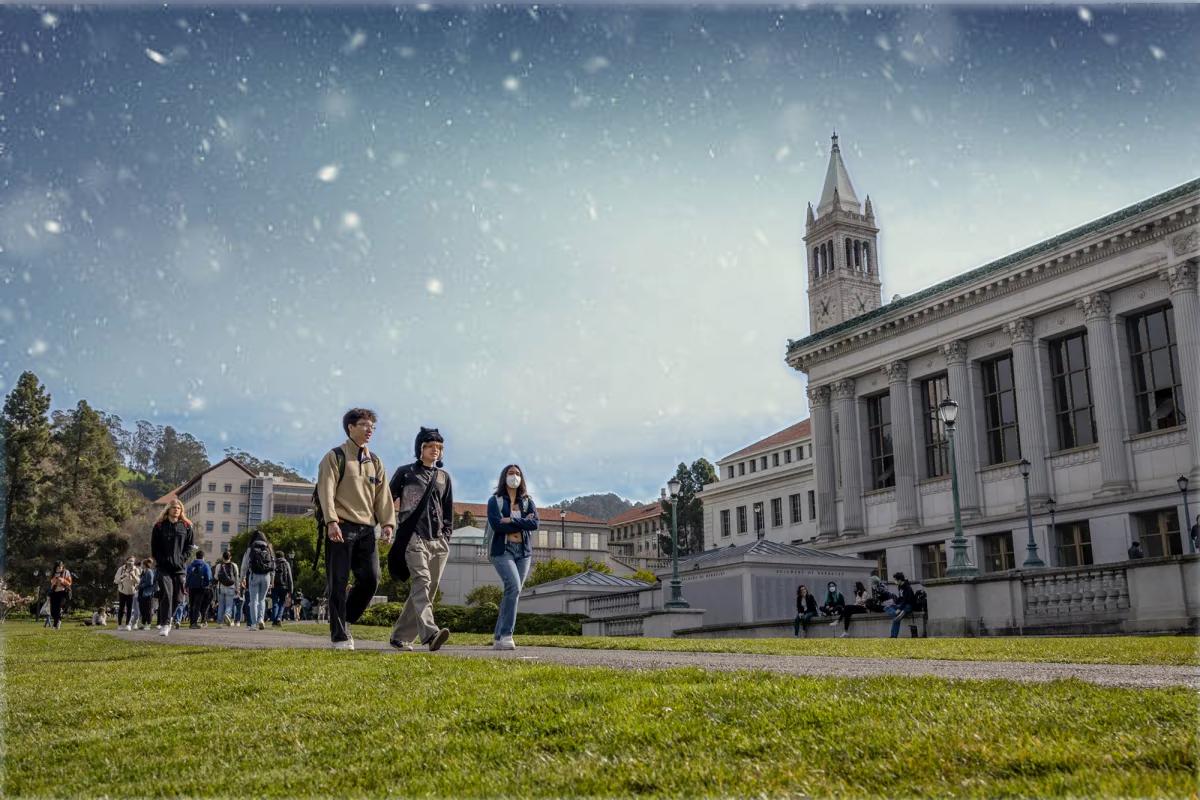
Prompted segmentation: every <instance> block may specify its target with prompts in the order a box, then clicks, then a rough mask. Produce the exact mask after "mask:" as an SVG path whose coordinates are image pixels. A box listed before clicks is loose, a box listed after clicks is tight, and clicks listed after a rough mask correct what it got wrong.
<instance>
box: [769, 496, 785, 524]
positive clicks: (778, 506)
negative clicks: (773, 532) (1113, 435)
mask: <svg viewBox="0 0 1200 800" xmlns="http://www.w3.org/2000/svg"><path fill="white" fill-rule="evenodd" d="M782 524H783V498H782V497H776V498H775V499H773V500H772V501H771V527H773V528H778V527H779V526H780V525H782Z"/></svg>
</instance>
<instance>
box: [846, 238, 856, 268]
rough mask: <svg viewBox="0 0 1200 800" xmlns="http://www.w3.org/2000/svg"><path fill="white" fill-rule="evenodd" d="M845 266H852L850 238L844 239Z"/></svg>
mask: <svg viewBox="0 0 1200 800" xmlns="http://www.w3.org/2000/svg"><path fill="white" fill-rule="evenodd" d="M846 266H847V267H852V266H854V257H853V256H852V255H851V253H850V240H849V239H847V240H846Z"/></svg>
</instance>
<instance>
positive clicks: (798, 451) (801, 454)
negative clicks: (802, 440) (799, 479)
mask: <svg viewBox="0 0 1200 800" xmlns="http://www.w3.org/2000/svg"><path fill="white" fill-rule="evenodd" d="M796 457H797V458H799V459H800V460H801V461H803V460H804V445H800V446H799V447H797V448H796Z"/></svg>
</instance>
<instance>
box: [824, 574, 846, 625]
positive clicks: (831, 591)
mask: <svg viewBox="0 0 1200 800" xmlns="http://www.w3.org/2000/svg"><path fill="white" fill-rule="evenodd" d="M845 607H846V598H844V597H842V593H841V592H839V591H838V587H837V584H836V583H834V582H833V581H830V582H829V584H828V585H827V586H826V587H825V602H824V603H823V604H822V605H821V613H822V614H824V615H825V616H827V617H834V620H833V622H831V623H829V624H830V625H837V624H838V620H840V619H841V616H842V609H843V608H845Z"/></svg>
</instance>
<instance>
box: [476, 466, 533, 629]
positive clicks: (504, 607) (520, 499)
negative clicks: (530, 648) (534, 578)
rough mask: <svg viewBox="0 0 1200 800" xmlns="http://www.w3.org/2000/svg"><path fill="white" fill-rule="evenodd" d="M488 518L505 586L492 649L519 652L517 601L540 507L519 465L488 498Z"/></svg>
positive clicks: (491, 553)
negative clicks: (516, 628) (516, 637)
mask: <svg viewBox="0 0 1200 800" xmlns="http://www.w3.org/2000/svg"><path fill="white" fill-rule="evenodd" d="M487 517H488V521H487V535H488V537H490V538H489V539H488V540H487V544H488V556H489V557H490V558H491V561H492V566H493V567H495V568H496V572H497V573H499V575H500V581H501V582H502V583H503V584H504V596H503V598H502V599H501V600H500V615H499V616H498V617H497V618H496V630H495V631H494V632H493V636H492V640H493V644H492V647H494V648H495V649H496V650H516V649H517V645H516V643H515V642H514V641H513V628H514V627H516V624H517V601H518V600H519V599H520V597H521V587H522V586H524V585H525V578H527V577H528V576H529V564H530V562H531V561H532V557H533V548H532V547H531V546H530V532H531V531H536V530H537V528H538V515H537V507H536V506H534V504H533V498H532V497H530V496H529V492H528V490H527V489H526V486H525V475H524V473H523V472H521V468H520V467H519V466H517V465H516V464H509V465H508V466H506V467H505V468H504V469H502V470H501V471H500V480H499V481H498V482H497V484H496V492H495V493H494V494H493V495H492V496H491V497H490V498H488V506H487Z"/></svg>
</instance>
